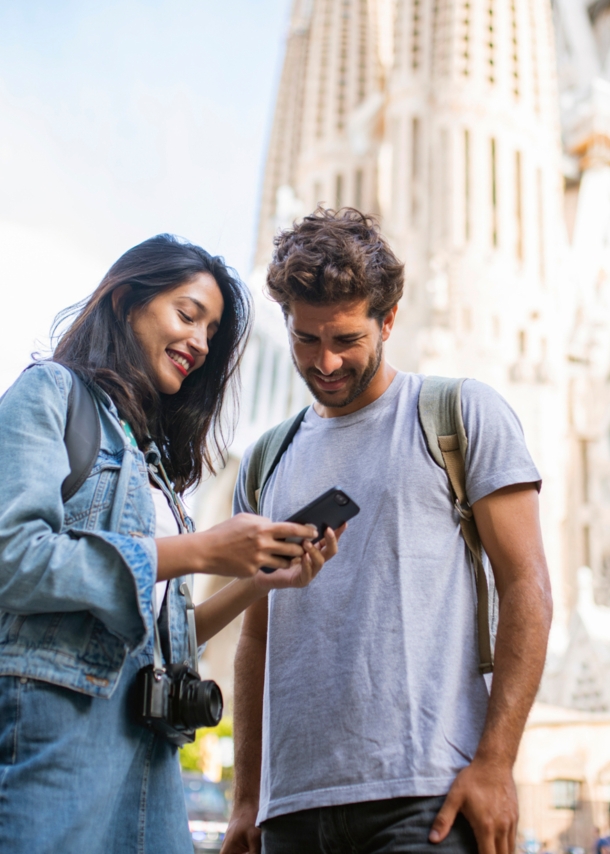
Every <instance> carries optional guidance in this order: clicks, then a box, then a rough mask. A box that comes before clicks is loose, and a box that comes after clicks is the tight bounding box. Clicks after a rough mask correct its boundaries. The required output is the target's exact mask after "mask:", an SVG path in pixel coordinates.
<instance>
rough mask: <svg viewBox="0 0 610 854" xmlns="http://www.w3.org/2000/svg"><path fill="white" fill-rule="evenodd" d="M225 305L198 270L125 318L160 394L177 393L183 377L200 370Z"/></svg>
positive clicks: (215, 287) (208, 278) (213, 283)
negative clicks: (143, 354) (147, 363)
mask: <svg viewBox="0 0 610 854" xmlns="http://www.w3.org/2000/svg"><path fill="white" fill-rule="evenodd" d="M223 309H224V300H223V298H222V294H221V292H220V288H219V287H218V285H217V284H216V279H215V278H214V277H213V276H212V275H210V273H197V274H196V275H195V276H193V278H192V279H189V281H188V282H186V283H185V284H183V285H179V286H178V287H177V288H174V289H173V290H169V291H163V293H160V294H159V296H156V297H155V298H154V299H153V300H151V302H149V303H148V305H145V306H143V307H141V308H137V309H133V310H132V311H131V312H130V313H129V315H128V317H127V320H128V322H129V324H130V326H131V328H132V329H133V332H134V335H135V336H136V338H137V339H138V341H139V342H140V346H141V347H142V349H143V350H144V353H145V354H146V357H147V359H148V362H149V364H150V366H151V368H152V371H153V377H154V382H155V386H156V388H157V390H158V391H160V392H162V393H163V394H176V392H178V391H180V386H181V385H182V382H183V380H184V378H185V377H187V376H189V375H190V374H192V373H193V371H196V370H197V368H200V367H201V366H202V365H203V363H204V362H205V358H206V356H207V354H208V349H209V345H210V341H211V340H212V338H213V337H214V335H215V334H216V332H217V330H218V327H219V325H220V319H221V317H222V312H223Z"/></svg>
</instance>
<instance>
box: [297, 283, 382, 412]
mask: <svg viewBox="0 0 610 854" xmlns="http://www.w3.org/2000/svg"><path fill="white" fill-rule="evenodd" d="M392 320H393V314H392ZM286 323H287V327H288V334H289V338H290V348H291V351H292V358H293V361H294V364H295V367H296V369H297V371H298V372H299V374H300V375H301V376H302V377H303V379H304V380H305V383H306V384H307V387H308V388H309V390H310V392H311V393H312V395H313V396H314V397H315V398H316V400H317V401H319V403H321V404H322V405H323V406H328V407H331V408H335V407H336V408H343V407H346V406H349V405H350V404H351V403H353V401H355V400H356V399H357V398H358V397H359V396H360V395H361V394H363V392H365V391H366V389H367V388H368V387H369V385H370V383H371V382H372V381H373V379H374V377H375V375H376V373H377V371H378V368H379V365H380V364H381V361H382V358H383V341H384V340H385V339H386V338H387V337H388V335H389V329H390V328H391V322H389V324H387V323H386V321H384V324H383V325H380V323H379V321H378V320H376V319H375V318H373V317H369V316H368V304H367V302H366V301H360V300H358V301H354V302H344V303H335V304H332V305H310V304H309V303H305V302H294V303H292V305H291V307H290V312H289V314H288V317H287V321H286ZM386 325H388V328H387V330H386Z"/></svg>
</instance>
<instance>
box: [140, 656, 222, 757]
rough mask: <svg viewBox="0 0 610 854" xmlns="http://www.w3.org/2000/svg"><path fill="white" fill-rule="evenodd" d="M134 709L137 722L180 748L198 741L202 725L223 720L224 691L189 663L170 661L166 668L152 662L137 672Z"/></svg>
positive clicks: (205, 725)
mask: <svg viewBox="0 0 610 854" xmlns="http://www.w3.org/2000/svg"><path fill="white" fill-rule="evenodd" d="M132 708H133V709H134V712H135V717H136V721H137V723H139V724H142V725H144V726H147V727H149V729H152V730H154V731H155V732H158V733H159V734H160V735H162V736H163V737H164V738H165V739H166V741H169V742H170V744H176V745H178V746H179V747H180V746H182V745H183V744H188V743H189V742H190V741H195V731H196V730H197V729H199V728H200V727H211V726H216V724H218V723H219V722H220V719H221V718H222V693H221V691H220V688H219V687H218V685H217V684H216V682H212V680H210V679H207V680H203V679H201V677H200V676H199V674H198V673H197V672H196V671H195V670H193V668H192V667H189V665H188V664H169V665H167V667H166V668H165V669H164V670H159V669H158V668H156V667H155V665H154V664H149V665H148V666H147V667H143V668H142V669H141V670H139V671H138V673H137V676H136V681H135V685H134V700H133V705H132Z"/></svg>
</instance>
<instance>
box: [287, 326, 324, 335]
mask: <svg viewBox="0 0 610 854" xmlns="http://www.w3.org/2000/svg"><path fill="white" fill-rule="evenodd" d="M292 331H293V333H294V334H295V335H300V337H301V338H318V337H319V336H318V335H312V334H311V332H303V331H302V330H301V329H296V328H295V327H294V326H293V327H292Z"/></svg>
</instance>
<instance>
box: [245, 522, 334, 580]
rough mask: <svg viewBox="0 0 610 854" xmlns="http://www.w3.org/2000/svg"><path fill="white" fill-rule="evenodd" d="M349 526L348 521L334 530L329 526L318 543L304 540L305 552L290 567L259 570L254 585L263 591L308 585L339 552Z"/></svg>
mask: <svg viewBox="0 0 610 854" xmlns="http://www.w3.org/2000/svg"><path fill="white" fill-rule="evenodd" d="M346 528H347V522H346V523H345V524H343V525H341V527H340V528H337V530H336V531H333V530H332V528H327V529H326V531H325V532H324V539H322V540H320V541H319V542H317V543H315V544H314V543H312V542H311V540H305V541H304V542H303V550H304V552H305V554H304V555H303V556H302V557H301V558H295V559H294V560H293V561H292V564H291V565H290V567H289V568H288V569H277V570H276V571H275V572H270V573H266V572H259V573H257V575H256V576H255V577H254V578H253V579H252V583H253V585H254V586H255V587H256V588H257V589H258V590H259V591H260V592H261V593H268V592H269V591H270V590H274V589H279V588H282V587H307V585H308V584H309V583H310V582H311V581H313V579H314V578H315V577H316V575H317V574H318V573H319V572H320V570H321V569H322V567H323V566H324V564H325V563H326V562H327V561H329V560H330V559H331V558H332V557H334V556H335V555H336V554H337V551H338V544H339V540H340V538H341V535H342V534H343V532H344V531H345V529H346Z"/></svg>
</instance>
